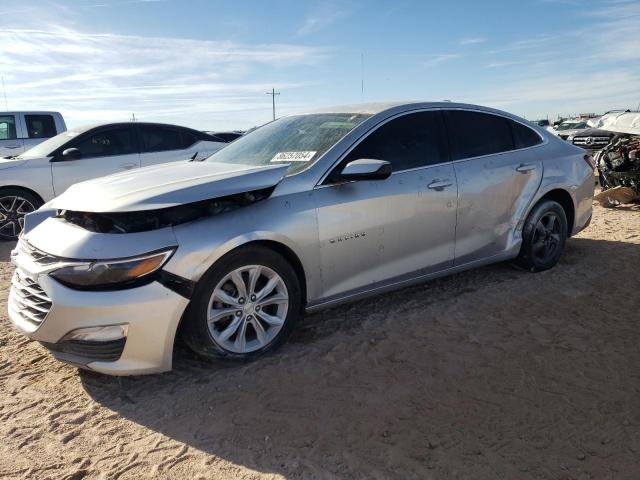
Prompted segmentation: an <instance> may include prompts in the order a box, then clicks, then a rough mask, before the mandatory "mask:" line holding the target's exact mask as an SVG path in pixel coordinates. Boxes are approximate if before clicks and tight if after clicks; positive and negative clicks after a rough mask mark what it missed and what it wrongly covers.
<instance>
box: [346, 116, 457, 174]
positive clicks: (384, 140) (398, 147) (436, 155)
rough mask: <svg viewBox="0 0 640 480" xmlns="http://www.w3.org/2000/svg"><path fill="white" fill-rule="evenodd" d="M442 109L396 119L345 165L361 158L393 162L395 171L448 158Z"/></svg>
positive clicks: (383, 127)
mask: <svg viewBox="0 0 640 480" xmlns="http://www.w3.org/2000/svg"><path fill="white" fill-rule="evenodd" d="M445 141H446V140H445V133H444V125H443V123H442V116H441V115H440V112H438V111H433V112H418V113H410V114H407V115H403V116H401V117H398V118H395V119H393V120H391V121H389V122H387V123H385V124H384V125H382V126H381V127H380V128H378V129H377V130H375V131H374V132H373V133H371V134H370V135H369V136H368V137H366V138H365V139H364V140H363V141H362V142H360V144H358V145H357V146H356V148H354V149H353V150H352V151H351V152H350V153H349V155H348V156H347V158H345V159H344V160H343V161H342V162H341V164H342V165H345V164H346V163H348V162H350V161H352V160H358V159H361V158H372V159H376V160H386V161H388V162H391V165H392V166H393V171H394V172H397V171H401V170H408V169H410V168H417V167H424V166H427V165H434V164H437V163H442V162H446V161H448V160H449V159H448V155H447V149H446V145H445Z"/></svg>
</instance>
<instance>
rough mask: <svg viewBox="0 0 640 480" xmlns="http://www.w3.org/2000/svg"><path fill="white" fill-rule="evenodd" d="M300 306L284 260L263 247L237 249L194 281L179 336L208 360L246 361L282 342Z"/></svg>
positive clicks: (291, 272) (293, 278)
mask: <svg viewBox="0 0 640 480" xmlns="http://www.w3.org/2000/svg"><path fill="white" fill-rule="evenodd" d="M301 305H302V295H301V289H300V282H299V281H298V277H297V275H296V273H295V271H294V269H293V268H292V267H291V265H290V264H289V262H287V260H285V259H284V258H283V257H282V256H280V255H279V254H278V253H276V252H274V251H273V250H270V249H268V248H263V247H259V246H255V247H253V246H250V247H244V248H240V249H238V250H235V251H233V252H231V253H229V254H227V255H226V256H224V257H223V258H222V259H221V260H219V261H218V262H217V263H216V264H215V265H214V266H213V267H212V268H211V269H210V270H209V271H208V272H207V273H206V274H205V275H204V277H203V278H202V279H201V280H200V282H198V286H197V287H196V290H195V292H194V297H193V299H192V301H191V304H190V305H189V310H188V311H187V316H186V318H185V326H184V330H183V333H184V339H185V341H186V343H187V344H188V345H189V346H190V347H191V349H192V350H194V351H195V352H196V353H199V354H201V355H204V356H206V357H209V358H213V359H224V360H249V359H252V358H254V357H256V356H259V355H261V354H264V353H266V352H267V351H269V350H272V349H274V348H276V347H277V346H279V345H280V344H282V343H283V342H284V341H285V340H286V338H287V337H288V336H289V333H290V332H291V330H292V329H293V326H294V324H295V322H296V321H297V319H298V317H299V316H300V314H301Z"/></svg>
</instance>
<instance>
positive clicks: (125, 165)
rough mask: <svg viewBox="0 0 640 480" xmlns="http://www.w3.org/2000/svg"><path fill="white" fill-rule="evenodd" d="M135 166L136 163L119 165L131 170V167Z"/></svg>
mask: <svg viewBox="0 0 640 480" xmlns="http://www.w3.org/2000/svg"><path fill="white" fill-rule="evenodd" d="M137 166H138V164H137V163H123V164H122V165H120V168H122V169H124V170H131V169H132V168H136V167H137Z"/></svg>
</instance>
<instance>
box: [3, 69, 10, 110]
mask: <svg viewBox="0 0 640 480" xmlns="http://www.w3.org/2000/svg"><path fill="white" fill-rule="evenodd" d="M2 94H3V95H4V108H5V109H6V110H7V111H9V104H8V103H7V89H6V88H4V76H3V77H2Z"/></svg>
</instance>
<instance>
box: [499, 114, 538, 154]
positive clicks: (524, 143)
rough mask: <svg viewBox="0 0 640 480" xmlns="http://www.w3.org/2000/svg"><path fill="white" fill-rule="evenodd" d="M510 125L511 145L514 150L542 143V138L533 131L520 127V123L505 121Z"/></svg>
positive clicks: (523, 126)
mask: <svg viewBox="0 0 640 480" xmlns="http://www.w3.org/2000/svg"><path fill="white" fill-rule="evenodd" d="M507 121H508V122H509V125H511V131H512V132H513V143H514V144H515V147H516V148H527V147H533V146H534V145H538V144H540V143H542V138H540V135H538V134H537V132H535V131H534V130H533V129H531V128H529V127H527V126H525V125H522V124H521V123H518V122H514V121H511V120H507Z"/></svg>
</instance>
